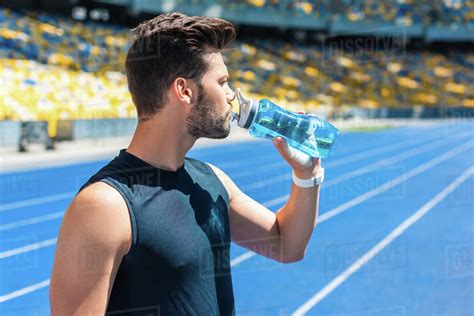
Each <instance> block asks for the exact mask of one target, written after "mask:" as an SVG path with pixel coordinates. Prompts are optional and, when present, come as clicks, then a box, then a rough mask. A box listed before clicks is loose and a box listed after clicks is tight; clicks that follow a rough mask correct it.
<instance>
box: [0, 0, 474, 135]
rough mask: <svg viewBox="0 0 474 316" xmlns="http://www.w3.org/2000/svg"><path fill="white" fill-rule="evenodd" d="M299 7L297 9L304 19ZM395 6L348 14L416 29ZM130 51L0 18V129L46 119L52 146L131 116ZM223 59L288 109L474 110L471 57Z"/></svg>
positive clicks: (298, 48) (378, 4)
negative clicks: (57, 138) (72, 126)
mask: <svg viewBox="0 0 474 316" xmlns="http://www.w3.org/2000/svg"><path fill="white" fill-rule="evenodd" d="M358 2H359V1H348V0H347V1H342V0H341V3H342V4H344V5H347V6H349V5H350V4H354V3H358ZM235 3H236V5H255V6H272V5H276V4H277V1H260V2H259V1H250V0H249V1H236V2H235ZM302 3H303V2H301V1H295V2H294V3H293V4H294V5H297V6H299V7H301V10H302V12H306V11H307V10H308V8H307V6H306V5H303V4H302ZM308 3H309V2H308ZM311 3H312V5H314V3H313V2H311ZM396 3H397V6H390V4H393V3H392V1H374V2H370V1H367V2H365V4H364V6H362V7H359V6H354V7H353V8H352V9H351V10H352V11H351V12H352V13H350V14H355V15H354V16H356V15H358V14H360V12H364V14H365V15H374V16H379V17H382V16H383V17H384V18H387V19H395V18H396V17H397V16H398V17H403V16H404V15H403V14H404V13H403V14H402V13H400V14H398V13H397V12H413V13H410V16H411V18H412V19H417V18H416V10H415V11H412V10H411V8H410V9H409V10H408V9H406V7H405V6H415V4H414V2H410V1H405V2H403V3H402V2H400V3H399V2H396ZM402 4H403V5H402ZM402 7H404V8H405V9H403V10H402V9H401V8H402ZM380 10H385V11H380ZM382 12H384V14H381V13H382ZM346 13H347V12H346ZM347 14H348V16H350V14H349V13H347ZM452 16H457V17H459V16H460V15H458V14H457V13H454V12H453V14H452ZM463 18H464V17H463ZM450 19H451V18H450ZM130 42H131V36H130V31H129V30H128V29H127V28H125V27H121V26H114V25H105V24H95V23H91V22H76V21H73V20H71V19H67V18H61V17H57V16H53V15H48V14H37V13H36V14H24V13H18V12H13V11H10V10H8V9H0V59H1V63H0V73H2V89H1V92H0V93H1V95H2V103H3V106H2V107H0V120H5V119H14V120H30V119H45V120H48V121H49V122H50V131H51V134H52V136H54V135H55V125H56V121H57V120H58V119H78V118H118V117H131V116H134V115H135V111H134V107H133V105H132V103H131V98H130V95H129V93H128V91H127V85H126V78H125V75H124V65H123V63H124V60H125V56H126V51H127V49H128V47H129V45H130ZM224 57H225V60H226V62H227V65H228V68H229V72H230V75H231V80H232V84H233V86H234V87H240V88H241V89H242V90H243V91H244V92H245V93H247V94H248V95H249V96H251V97H254V98H264V97H267V98H270V99H272V100H274V101H275V102H277V103H279V104H281V105H283V106H286V107H289V108H306V109H307V110H311V109H315V108H317V107H320V106H330V107H336V108H343V107H345V106H361V107H365V108H372V109H377V108H380V107H389V108H400V107H413V106H416V105H424V106H427V107H436V106H439V105H443V106H469V107H474V95H473V92H474V85H473V83H474V73H473V71H472V69H473V67H474V54H472V53H463V52H456V51H453V52H451V53H449V54H439V53H434V52H429V51H426V50H425V51H421V52H410V51H405V49H399V50H394V51H388V52H387V51H376V50H373V51H360V50H359V51H357V50H354V51H347V50H333V49H328V48H325V47H324V46H317V47H316V46H312V47H310V46H308V45H305V46H302V45H298V44H288V43H286V42H284V41H281V40H270V39H267V40H262V39H259V40H258V41H257V40H240V41H238V42H237V43H236V44H235V48H234V49H233V50H230V51H227V52H225V55H224Z"/></svg>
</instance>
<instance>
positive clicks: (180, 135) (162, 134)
mask: <svg viewBox="0 0 474 316" xmlns="http://www.w3.org/2000/svg"><path fill="white" fill-rule="evenodd" d="M163 114H165V113H163ZM179 122H180V121H179V120H178V119H177V118H176V117H172V116H169V115H157V116H155V117H154V118H152V119H150V120H148V121H145V122H140V123H139V124H138V126H137V128H136V130H135V133H134V135H133V138H132V141H131V142H130V145H129V146H128V148H127V152H129V153H131V154H132V155H134V156H137V157H138V158H140V159H141V160H143V161H145V162H147V163H149V164H150V165H152V166H155V167H157V168H160V169H164V170H169V171H176V170H178V169H179V168H180V167H181V166H183V164H184V157H185V155H186V153H187V152H188V151H189V150H190V149H191V147H192V146H193V145H194V143H195V141H196V139H195V138H194V137H192V136H191V135H189V134H188V133H187V132H186V130H185V125H184V124H183V123H181V124H180V123H179ZM181 122H182V121H181Z"/></svg>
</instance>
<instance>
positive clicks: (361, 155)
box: [219, 137, 439, 180]
mask: <svg viewBox="0 0 474 316" xmlns="http://www.w3.org/2000/svg"><path fill="white" fill-rule="evenodd" d="M435 139H439V137H437V138H431V139H428V140H424V141H422V142H419V141H411V142H400V143H395V144H391V145H383V147H377V148H373V149H370V150H366V151H362V152H360V153H358V154H350V153H349V152H348V153H346V154H348V155H350V156H349V157H343V158H342V159H337V160H334V161H329V162H327V163H326V164H324V166H325V167H327V168H331V167H337V166H342V165H346V164H349V163H352V162H356V161H359V160H362V159H364V158H370V157H372V156H376V155H379V154H382V153H385V152H389V151H393V150H398V149H401V148H404V147H413V146H414V145H420V144H423V143H426V142H430V143H431V142H432V141H434V140H435ZM358 150H360V149H358ZM280 166H282V167H283V166H288V163H287V162H286V161H284V160H282V159H281V158H280V159H276V161H275V162H273V163H270V164H269V163H268V162H267V163H266V164H264V165H263V166H261V167H259V168H258V171H266V170H269V169H273V168H275V167H280ZM219 167H220V168H221V166H220V165H219ZM288 167H289V166H288ZM250 174H255V170H248V171H243V172H239V173H238V174H236V175H235V176H234V177H232V179H234V180H235V179H238V178H241V177H244V176H248V175H250Z"/></svg>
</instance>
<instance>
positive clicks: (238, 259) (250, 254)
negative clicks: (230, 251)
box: [230, 251, 256, 267]
mask: <svg viewBox="0 0 474 316" xmlns="http://www.w3.org/2000/svg"><path fill="white" fill-rule="evenodd" d="M255 255H256V253H255V252H253V251H247V252H246V253H244V254H242V255H240V256H238V257H236V258H234V259H232V260H231V261H230V266H231V267H233V266H236V265H238V264H239V263H241V262H242V261H245V260H247V259H250V258H251V257H253V256H255Z"/></svg>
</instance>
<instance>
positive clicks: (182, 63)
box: [125, 13, 236, 138]
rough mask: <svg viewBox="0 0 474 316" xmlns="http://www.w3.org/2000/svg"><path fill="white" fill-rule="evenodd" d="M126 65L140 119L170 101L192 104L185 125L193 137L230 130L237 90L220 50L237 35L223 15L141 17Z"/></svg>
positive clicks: (223, 134) (214, 135)
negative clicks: (231, 114)
mask: <svg viewBox="0 0 474 316" xmlns="http://www.w3.org/2000/svg"><path fill="white" fill-rule="evenodd" d="M133 31H134V33H135V40H134V42H133V44H132V46H131V48H130V50H129V52H128V54H127V60H126V62H125V69H126V73H127V80H128V86H129V90H130V93H131V95H132V98H133V101H134V103H135V106H136V107H137V113H138V118H139V121H140V122H145V121H147V120H149V119H151V118H153V117H154V116H155V115H157V114H158V113H159V112H160V111H161V110H162V109H163V108H164V107H165V106H167V105H168V104H169V103H173V104H174V105H175V106H181V107H184V108H185V110H186V109H187V110H188V115H187V117H186V128H187V131H188V132H189V134H191V135H192V136H194V137H195V138H199V137H210V138H224V137H226V136H227V135H228V133H229V119H228V118H229V116H230V109H231V107H230V106H229V105H228V103H229V102H230V100H231V99H232V98H233V92H232V90H231V89H230V87H229V85H228V80H229V78H228V72H227V68H226V66H225V64H224V62H223V60H222V56H221V53H220V52H221V51H222V50H224V49H226V48H228V47H229V46H230V44H231V43H232V42H233V40H234V39H235V36H236V32H235V28H234V26H233V25H232V24H231V23H230V22H228V21H225V20H222V19H218V18H208V17H197V16H195V17H189V16H186V15H184V14H181V13H168V14H163V15H160V16H157V17H156V18H154V19H151V20H148V21H145V22H143V23H141V24H140V25H139V26H138V27H136V28H135V29H134V30H133Z"/></svg>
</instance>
